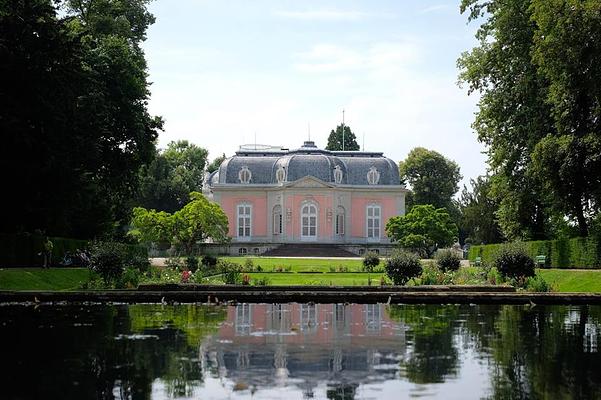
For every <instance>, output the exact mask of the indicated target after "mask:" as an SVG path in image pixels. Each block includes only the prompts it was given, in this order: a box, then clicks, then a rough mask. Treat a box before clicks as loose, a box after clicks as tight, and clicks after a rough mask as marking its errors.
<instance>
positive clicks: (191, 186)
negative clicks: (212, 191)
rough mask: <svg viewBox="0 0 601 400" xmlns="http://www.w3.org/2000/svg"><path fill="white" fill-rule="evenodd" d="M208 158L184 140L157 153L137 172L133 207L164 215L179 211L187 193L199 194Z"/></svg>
mask: <svg viewBox="0 0 601 400" xmlns="http://www.w3.org/2000/svg"><path fill="white" fill-rule="evenodd" d="M207 155H208V152H207V150H205V149H203V148H202V147H198V146H196V145H195V144H192V143H189V142H188V141H186V140H180V141H177V142H170V143H169V144H168V145H167V148H166V149H165V150H164V151H157V154H156V156H155V158H154V160H153V161H152V162H151V163H150V164H148V165H146V166H144V167H142V169H141V171H140V190H139V194H138V197H137V201H136V203H137V204H136V205H137V206H141V207H144V208H149V209H155V210H159V211H167V212H175V211H177V210H179V209H180V208H182V207H183V206H184V205H185V204H186V203H187V202H188V199H189V196H190V192H199V191H201V190H202V183H203V179H204V169H205V166H206V164H207Z"/></svg>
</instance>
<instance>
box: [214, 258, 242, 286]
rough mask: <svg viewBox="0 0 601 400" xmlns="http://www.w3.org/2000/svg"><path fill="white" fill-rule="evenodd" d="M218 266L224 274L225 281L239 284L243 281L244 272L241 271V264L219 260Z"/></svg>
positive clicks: (229, 283) (230, 283)
mask: <svg viewBox="0 0 601 400" xmlns="http://www.w3.org/2000/svg"><path fill="white" fill-rule="evenodd" d="M217 268H218V269H219V271H220V272H221V274H222V279H223V282H225V283H226V284H228V285H237V284H239V283H241V282H242V274H241V273H240V271H241V270H242V267H241V266H240V264H237V263H234V262H229V261H224V260H219V261H218V262H217Z"/></svg>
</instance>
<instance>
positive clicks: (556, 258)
mask: <svg viewBox="0 0 601 400" xmlns="http://www.w3.org/2000/svg"><path fill="white" fill-rule="evenodd" d="M523 244H524V246H525V247H526V249H527V251H528V254H530V256H531V257H533V258H534V257H536V256H539V255H543V256H546V257H547V260H546V266H547V267H550V268H586V269H598V268H601V240H599V239H596V238H593V237H588V238H574V239H560V240H537V241H532V242H523ZM501 246H503V244H486V245H479V246H472V247H471V248H470V250H469V254H468V258H469V259H470V261H474V260H475V258H476V257H481V258H482V262H491V261H492V260H493V258H494V256H495V254H496V253H497V251H498V250H499V248H500V247H501Z"/></svg>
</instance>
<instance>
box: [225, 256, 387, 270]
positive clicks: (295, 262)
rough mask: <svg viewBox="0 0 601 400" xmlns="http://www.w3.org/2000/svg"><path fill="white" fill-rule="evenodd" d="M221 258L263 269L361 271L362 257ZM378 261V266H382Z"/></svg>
mask: <svg viewBox="0 0 601 400" xmlns="http://www.w3.org/2000/svg"><path fill="white" fill-rule="evenodd" d="M219 259H221V260H225V261H230V262H235V263H237V264H241V265H244V264H245V263H246V262H247V260H251V261H252V263H253V265H254V266H255V267H258V266H261V268H262V269H263V271H274V270H277V268H286V269H287V270H289V271H292V272H307V271H315V272H330V269H332V268H333V269H338V268H340V267H344V268H347V270H348V272H360V271H363V263H362V259H360V258H358V259H334V258H333V259H323V258H275V257H219ZM382 265H383V264H382V262H380V266H382Z"/></svg>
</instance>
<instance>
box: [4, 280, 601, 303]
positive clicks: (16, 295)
mask: <svg viewBox="0 0 601 400" xmlns="http://www.w3.org/2000/svg"><path fill="white" fill-rule="evenodd" d="M65 302H66V303H128V304H133V303H163V304H166V303H288V302H299V303H308V302H312V303H388V304H518V305H519V304H527V305H528V304H529V305H538V304H540V305H552V304H558V305H583V304H590V305H601V293H532V292H515V291H514V289H513V288H511V287H506V286H497V287H490V286H489V287H486V286H427V287H426V286H421V287H390V286H388V287H386V286H384V287H369V286H362V287H316V286H292V287H291V286H275V287H274V286H265V287H257V286H223V285H222V286H202V285H178V284H172V285H141V286H140V288H139V289H138V290H86V291H40V290H37V291H0V303H5V304H7V303H65Z"/></svg>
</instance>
